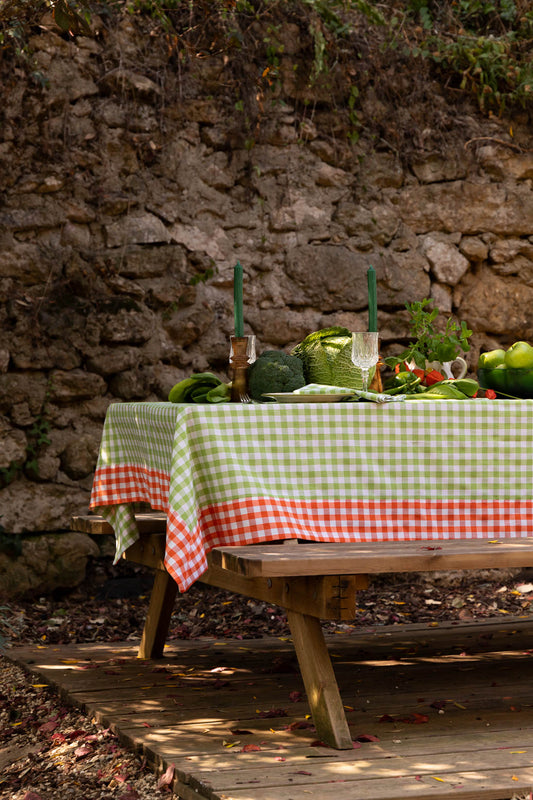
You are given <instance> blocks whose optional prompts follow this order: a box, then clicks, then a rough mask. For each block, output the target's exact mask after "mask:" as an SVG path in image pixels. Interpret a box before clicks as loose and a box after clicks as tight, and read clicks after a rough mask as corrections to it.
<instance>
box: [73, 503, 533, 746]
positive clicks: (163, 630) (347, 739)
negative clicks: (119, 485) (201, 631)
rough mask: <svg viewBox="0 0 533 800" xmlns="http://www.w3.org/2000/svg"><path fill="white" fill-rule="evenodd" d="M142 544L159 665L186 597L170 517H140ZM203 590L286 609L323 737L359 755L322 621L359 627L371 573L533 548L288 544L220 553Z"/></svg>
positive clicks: (88, 523) (97, 529) (92, 526)
mask: <svg viewBox="0 0 533 800" xmlns="http://www.w3.org/2000/svg"><path fill="white" fill-rule="evenodd" d="M136 520H137V526H138V529H139V534H140V538H139V540H138V541H137V542H136V543H135V544H134V545H132V546H131V547H129V548H128V550H127V551H126V552H125V553H124V558H125V559H127V560H128V561H132V562H134V563H137V564H143V565H145V566H148V567H152V568H153V569H155V580H154V585H153V589H152V593H151V597H150V604H149V608H148V613H147V616H146V621H145V625H144V630H143V634H142V639H141V644H140V647H139V652H138V655H139V657H140V658H160V657H161V656H162V655H163V648H164V644H165V639H166V636H167V633H168V628H169V624H170V618H171V615H172V610H173V607H174V601H175V598H176V594H177V585H176V583H175V582H174V580H173V579H172V578H171V577H170V575H169V574H168V572H167V571H166V569H165V566H164V554H165V530H166V518H165V517H164V516H162V515H160V514H139V515H137V516H136ZM72 529H73V530H77V531H82V532H84V533H88V534H91V535H98V534H113V529H112V528H111V526H110V525H109V524H108V523H107V522H106V521H105V520H104V519H103V518H102V517H98V516H79V517H74V518H73V520H72ZM208 563H209V568H208V570H207V572H205V573H204V574H203V575H202V577H201V582H202V583H206V584H209V585H211V586H216V587H218V588H221V589H226V590H229V591H231V592H237V593H240V594H244V595H246V596H249V597H253V598H255V599H257V600H265V601H267V602H268V603H273V604H276V605H279V606H281V607H282V608H283V609H285V611H286V613H287V619H288V623H289V626H290V630H291V634H292V639H293V644H294V648H295V651H296V656H297V658H298V664H299V666H300V671H301V674H302V679H303V682H304V686H305V690H306V694H307V699H308V702H309V706H310V709H311V713H312V716H313V722H314V724H315V727H316V730H317V735H318V737H319V739H320V740H321V741H323V742H324V743H325V744H328V745H330V746H331V747H335V748H337V749H341V750H342V749H351V748H352V747H353V743H352V739H351V736H350V731H349V728H348V724H347V721H346V716H345V713H344V708H343V705H342V700H341V697H340V693H339V689H338V686H337V681H336V678H335V673H334V670H333V666H332V663H331V659H330V657H329V653H328V649H327V645H326V642H325V639H324V635H323V632H322V627H321V624H320V620H321V619H334V620H352V619H353V618H354V616H355V607H356V606H355V598H356V593H357V591H359V590H361V589H365V588H366V587H367V586H368V576H369V575H372V574H379V573H381V574H384V573H398V572H432V571H441V570H468V569H501V568H510V567H517V568H521V567H531V566H533V538H531V539H529V538H528V539H498V540H488V539H471V540H458V541H446V540H434V541H415V542H372V543H364V542H361V543H353V544H321V543H314V542H308V543H298V542H295V541H286V542H280V543H274V544H264V545H253V546H247V547H240V546H235V547H218V548H215V549H214V550H212V551H211V552H210V554H209V556H208Z"/></svg>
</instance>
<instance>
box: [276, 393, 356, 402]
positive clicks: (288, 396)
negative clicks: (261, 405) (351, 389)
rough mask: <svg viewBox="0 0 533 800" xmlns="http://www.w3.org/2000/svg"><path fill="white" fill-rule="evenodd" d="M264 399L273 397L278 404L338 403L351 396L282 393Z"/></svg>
mask: <svg viewBox="0 0 533 800" xmlns="http://www.w3.org/2000/svg"><path fill="white" fill-rule="evenodd" d="M263 397H271V398H272V399H273V400H277V401H278V403H338V402H339V400H345V399H346V398H347V397H353V395H351V394H293V392H281V393H280V394H272V393H270V392H269V393H268V394H264V395H263Z"/></svg>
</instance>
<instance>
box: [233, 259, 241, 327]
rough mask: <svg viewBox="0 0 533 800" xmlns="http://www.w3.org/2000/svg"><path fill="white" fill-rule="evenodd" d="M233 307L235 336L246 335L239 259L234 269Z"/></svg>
mask: <svg viewBox="0 0 533 800" xmlns="http://www.w3.org/2000/svg"><path fill="white" fill-rule="evenodd" d="M233 307H234V314H235V336H244V320H243V316H242V266H241V263H240V262H239V261H237V263H236V264H235V269H234V270H233Z"/></svg>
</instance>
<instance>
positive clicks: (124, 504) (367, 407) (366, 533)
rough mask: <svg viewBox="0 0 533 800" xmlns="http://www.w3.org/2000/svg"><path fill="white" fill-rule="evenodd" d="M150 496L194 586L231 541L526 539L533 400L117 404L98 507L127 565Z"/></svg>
mask: <svg viewBox="0 0 533 800" xmlns="http://www.w3.org/2000/svg"><path fill="white" fill-rule="evenodd" d="M140 501H144V502H147V503H149V504H150V506H151V507H152V508H153V509H154V510H160V511H163V512H165V513H166V514H167V520H168V522H167V539H166V557H165V563H166V567H167V569H168V571H169V572H170V574H171V575H173V577H174V578H175V580H176V581H177V583H178V585H179V588H180V589H181V590H182V591H184V590H185V589H187V588H188V587H189V586H190V585H191V583H193V582H194V581H195V580H196V579H197V578H198V577H200V575H201V574H202V573H203V572H204V570H205V569H206V566H207V563H206V554H207V553H208V552H209V550H210V549H211V548H213V547H217V546H220V545H236V544H252V543H258V542H264V541H272V540H275V539H280V538H282V539H290V538H300V539H304V540H305V539H307V540H315V541H327V542H349V541H379V540H383V541H404V540H413V539H442V538H479V537H491V538H497V537H503V536H527V535H529V534H531V532H532V520H533V400H517V401H514V400H487V399H480V400H463V401H454V400H449V401H435V402H429V401H427V400H425V401H420V402H417V401H412V402H409V403H391V404H375V403H305V402H302V403H287V404H284V403H266V404H238V403H227V404H220V405H214V406H213V405H179V404H172V403H124V404H116V405H112V406H111V407H110V408H109V410H108V413H107V417H106V421H105V425H104V430H103V436H102V442H101V448H100V455H99V460H98V465H97V470H96V474H95V479H94V485H93V490H92V494H91V502H90V505H91V508H92V509H94V510H95V511H98V512H99V513H102V514H103V515H104V516H105V517H106V518H107V519H108V520H109V521H110V522H111V524H112V525H113V527H114V529H115V534H116V538H117V550H116V558H117V559H118V558H119V557H120V555H121V554H122V552H123V551H124V550H125V549H126V548H127V547H128V546H129V545H130V544H132V543H133V542H134V541H135V539H136V538H137V536H138V532H137V528H136V524H135V518H134V515H133V510H132V506H131V504H132V503H135V502H140Z"/></svg>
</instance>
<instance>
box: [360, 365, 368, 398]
mask: <svg viewBox="0 0 533 800" xmlns="http://www.w3.org/2000/svg"><path fill="white" fill-rule="evenodd" d="M361 372H362V374H363V392H367V391H368V376H369V374H370V370H369V369H365V368H364V367H361Z"/></svg>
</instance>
